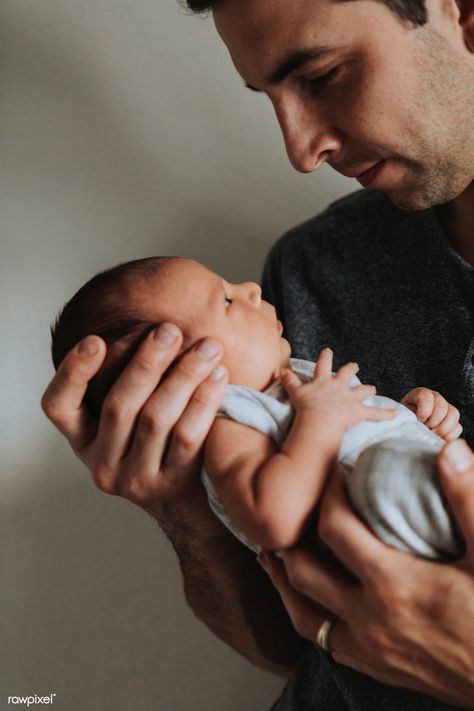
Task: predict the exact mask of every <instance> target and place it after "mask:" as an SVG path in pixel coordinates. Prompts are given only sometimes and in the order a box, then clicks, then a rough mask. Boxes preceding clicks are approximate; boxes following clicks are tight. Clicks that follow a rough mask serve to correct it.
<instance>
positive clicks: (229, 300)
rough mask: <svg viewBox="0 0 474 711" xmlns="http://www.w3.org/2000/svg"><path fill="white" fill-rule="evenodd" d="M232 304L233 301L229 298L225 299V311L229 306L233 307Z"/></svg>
mask: <svg viewBox="0 0 474 711" xmlns="http://www.w3.org/2000/svg"><path fill="white" fill-rule="evenodd" d="M231 303H232V299H228V298H227V296H226V297H225V299H224V308H225V309H228V308H229V306H230V305H231Z"/></svg>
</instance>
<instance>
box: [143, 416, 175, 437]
mask: <svg viewBox="0 0 474 711" xmlns="http://www.w3.org/2000/svg"><path fill="white" fill-rule="evenodd" d="M169 427H170V422H169V420H168V419H167V418H166V416H165V415H164V414H163V413H161V412H160V413H156V412H147V411H144V412H142V414H141V415H140V419H139V422H138V427H137V434H138V433H139V434H140V435H141V436H144V437H149V436H153V435H157V434H159V433H160V432H163V431H164V430H167V429H169Z"/></svg>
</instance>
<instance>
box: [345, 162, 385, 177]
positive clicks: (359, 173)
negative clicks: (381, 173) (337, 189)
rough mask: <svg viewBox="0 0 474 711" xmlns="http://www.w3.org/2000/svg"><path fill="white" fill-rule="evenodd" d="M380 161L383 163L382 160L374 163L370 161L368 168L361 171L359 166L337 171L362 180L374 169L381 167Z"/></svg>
mask: <svg viewBox="0 0 474 711" xmlns="http://www.w3.org/2000/svg"><path fill="white" fill-rule="evenodd" d="M382 163H384V160H379V161H377V162H376V163H372V165H371V166H370V167H369V168H366V169H365V170H363V171H361V170H360V168H359V169H353V170H339V173H341V174H342V175H344V176H345V177H346V178H356V180H364V179H365V178H366V177H369V176H370V175H371V173H372V172H373V171H374V170H375V169H378V168H379V167H381V166H382Z"/></svg>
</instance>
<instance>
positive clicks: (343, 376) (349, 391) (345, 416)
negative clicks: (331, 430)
mask: <svg viewBox="0 0 474 711" xmlns="http://www.w3.org/2000/svg"><path fill="white" fill-rule="evenodd" d="M332 360H333V353H332V350H331V349H330V348H325V349H324V350H323V351H321V353H320V355H319V358H318V362H317V364H316V368H315V371H314V376H313V379H312V380H311V381H310V382H309V383H302V382H301V380H300V379H299V378H298V376H297V375H296V374H295V373H293V371H291V370H284V371H283V373H282V375H281V381H282V384H283V386H284V388H285V390H286V392H287V393H288V397H289V398H290V402H291V404H292V405H293V407H294V408H295V410H296V411H297V412H301V411H302V410H306V409H311V410H313V411H315V412H317V414H318V416H319V417H320V419H321V422H322V423H324V424H325V425H329V424H331V426H335V427H336V429H340V431H341V433H342V434H343V433H344V432H345V431H346V430H348V429H349V428H350V427H352V426H353V425H356V424H357V423H358V422H362V420H391V419H392V418H393V417H394V416H395V415H396V412H395V410H387V409H382V408H379V407H370V406H367V405H364V404H363V400H366V399H367V398H368V397H369V396H370V395H375V393H376V389H375V387H374V386H373V385H357V386H356V387H355V388H350V387H349V383H350V382H351V380H352V378H353V377H354V375H355V374H356V373H357V372H358V370H359V366H358V365H357V363H347V364H346V365H343V366H342V368H340V369H339V370H338V372H337V373H336V374H335V375H332Z"/></svg>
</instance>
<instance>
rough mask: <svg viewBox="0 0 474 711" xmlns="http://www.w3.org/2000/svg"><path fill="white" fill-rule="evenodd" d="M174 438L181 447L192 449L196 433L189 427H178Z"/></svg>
mask: <svg viewBox="0 0 474 711" xmlns="http://www.w3.org/2000/svg"><path fill="white" fill-rule="evenodd" d="M173 438H174V440H175V442H176V444H177V445H178V446H179V448H180V449H182V450H184V451H188V450H191V449H193V448H194V447H195V444H196V438H195V435H194V434H193V433H192V432H190V431H189V430H188V429H184V428H176V429H175V431H174V434H173Z"/></svg>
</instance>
